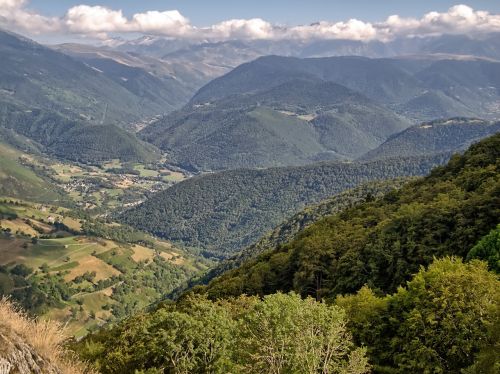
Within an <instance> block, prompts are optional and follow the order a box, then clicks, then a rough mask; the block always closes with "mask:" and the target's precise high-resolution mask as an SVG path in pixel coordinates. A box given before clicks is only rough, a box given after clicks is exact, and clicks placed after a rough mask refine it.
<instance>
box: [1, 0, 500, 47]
mask: <svg viewBox="0 0 500 374" xmlns="http://www.w3.org/2000/svg"><path fill="white" fill-rule="evenodd" d="M0 27H2V28H6V29H9V30H12V31H17V32H20V33H22V34H24V35H27V36H30V37H33V38H34V39H36V40H39V41H43V40H56V41H57V40H61V41H66V40H67V39H84V40H96V41H101V42H105V41H106V40H110V39H112V38H116V37H118V36H119V37H122V38H129V39H130V38H135V37H137V36H140V35H160V36H165V37H172V38H179V39H181V38H184V39H195V40H196V39H200V40H228V39H285V38H295V39H351V40H366V41H368V40H390V39H393V38H395V37H399V36H426V35H436V34H443V33H449V34H457V33H467V34H470V35H476V34H481V33H485V32H500V1H497V0H474V1H468V2H460V1H459V0H458V2H457V1H456V0H455V1H448V0H432V1H431V0H418V1H414V0H307V1H306V0H246V1H236V0H211V1H207V0H177V1H174V0H142V1H139V0H120V1H110V0H79V1H75V0H0Z"/></svg>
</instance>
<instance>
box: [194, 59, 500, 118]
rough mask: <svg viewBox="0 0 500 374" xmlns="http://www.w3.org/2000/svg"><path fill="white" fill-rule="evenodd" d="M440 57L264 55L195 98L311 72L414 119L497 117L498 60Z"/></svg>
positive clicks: (263, 85)
mask: <svg viewBox="0 0 500 374" xmlns="http://www.w3.org/2000/svg"><path fill="white" fill-rule="evenodd" d="M442 58H444V59H436V57H435V56H434V57H430V58H429V57H423V56H414V57H413V58H411V57H407V58H405V59H401V58H397V59H369V58H364V57H330V58H316V59H297V58H291V57H277V56H268V57H262V58H259V59H257V60H255V61H253V62H250V63H247V64H243V65H241V66H239V67H237V68H236V69H234V70H233V71H231V72H230V73H228V74H226V75H225V76H222V77H220V78H217V79H215V80H213V81H212V82H210V83H209V84H207V85H206V86H204V87H202V88H201V89H200V90H199V91H198V93H197V94H196V95H195V96H194V97H193V99H192V101H193V102H196V103H203V102H207V101H210V100H215V99H217V98H221V97H225V96H227V95H234V94H238V93H245V92H253V91H255V90H261V89H264V88H269V87H273V86H276V85H279V84H281V83H283V82H284V81H287V80H290V79H292V78H293V77H295V76H308V77H315V78H319V79H322V80H326V81H332V82H335V83H339V84H342V85H345V86H346V87H348V88H350V89H352V90H355V91H358V92H360V93H362V94H363V95H365V96H367V97H369V98H371V99H373V100H375V101H378V102H380V103H383V104H385V105H387V106H389V107H390V108H392V109H393V110H395V111H397V112H400V113H402V114H405V115H407V116H409V117H410V118H412V119H414V120H428V119H429V117H430V116H435V117H433V118H436V117H445V116H446V115H450V114H451V113H450V112H454V111H455V110H457V111H459V113H458V114H461V115H462V114H463V115H471V114H474V115H476V116H478V117H498V116H499V115H500V108H499V105H498V102H499V100H500V95H499V93H500V82H499V78H498V77H500V63H498V62H493V61H490V60H484V59H470V58H461V59H456V58H452V57H449V56H446V57H442ZM435 99H437V102H434V100H435Z"/></svg>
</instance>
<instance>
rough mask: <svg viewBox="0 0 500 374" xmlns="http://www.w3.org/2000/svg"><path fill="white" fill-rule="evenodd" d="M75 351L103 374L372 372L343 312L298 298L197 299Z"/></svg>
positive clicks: (91, 340) (103, 334)
mask: <svg viewBox="0 0 500 374" xmlns="http://www.w3.org/2000/svg"><path fill="white" fill-rule="evenodd" d="M78 347H79V350H80V352H81V355H82V357H84V358H86V359H89V360H91V361H93V362H95V363H96V366H97V367H98V368H99V370H100V371H101V372H102V373H133V372H134V371H135V370H146V371H147V372H150V373H153V372H156V373H229V372H230V373H245V372H246V373H249V372H250V373H311V374H312V373H318V372H322V373H351V374H362V373H368V372H369V365H368V361H367V358H366V356H365V349H363V348H356V347H355V346H354V345H353V343H352V337H351V335H350V333H349V332H348V331H347V319H346V315H345V312H344V311H343V310H342V309H341V308H339V307H337V306H329V305H327V304H325V303H318V302H316V301H314V300H313V299H311V298H308V299H304V300H303V299H301V298H300V297H299V296H298V295H296V294H288V295H285V294H279V293H278V294H274V295H269V296H266V297H265V298H264V299H262V300H259V299H257V298H253V297H245V296H242V297H239V298H237V299H232V300H227V301H220V302H212V301H209V300H207V299H206V298H205V297H203V296H200V295H192V296H189V297H187V298H186V299H184V300H181V301H179V302H178V303H177V304H176V305H166V306H163V307H161V308H159V309H158V310H156V311H154V312H153V313H150V314H141V315H137V316H135V317H133V318H130V319H129V320H127V321H126V322H125V323H123V324H121V325H120V326H118V327H116V328H114V329H112V330H109V331H101V332H99V333H98V334H97V335H94V336H92V337H90V338H89V339H87V340H86V341H85V342H83V343H79V345H78Z"/></svg>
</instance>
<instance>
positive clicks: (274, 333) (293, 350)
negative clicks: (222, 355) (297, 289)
mask: <svg viewBox="0 0 500 374" xmlns="http://www.w3.org/2000/svg"><path fill="white" fill-rule="evenodd" d="M346 322H347V320H346V318H345V313H344V312H343V310H342V309H340V308H339V307H335V306H328V305H326V304H324V303H319V302H316V301H314V300H313V299H312V298H307V299H305V300H303V299H301V298H300V296H298V295H297V294H294V293H290V294H281V293H278V294H274V295H269V296H266V297H264V300H263V301H262V302H260V303H258V304H257V305H255V307H254V308H253V309H252V310H251V311H250V312H249V313H248V315H246V316H245V317H244V318H243V319H242V321H241V323H240V330H241V334H240V337H239V342H238V347H239V348H238V362H240V363H241V366H242V369H243V370H242V371H243V372H245V371H247V372H252V373H276V374H277V373H311V374H312V373H318V372H320V373H343V372H349V373H367V372H369V367H368V361H367V359H366V357H365V354H364V350H363V349H355V347H354V345H353V344H352V338H351V336H350V334H349V332H348V331H347V328H346Z"/></svg>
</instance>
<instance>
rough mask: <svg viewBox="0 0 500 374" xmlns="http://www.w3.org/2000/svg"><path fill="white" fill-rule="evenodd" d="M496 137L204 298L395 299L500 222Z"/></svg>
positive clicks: (230, 276) (228, 277)
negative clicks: (413, 279) (364, 293)
mask: <svg viewBox="0 0 500 374" xmlns="http://www.w3.org/2000/svg"><path fill="white" fill-rule="evenodd" d="M499 162H500V134H497V135H494V136H492V137H490V138H487V139H486V140H483V141H481V142H479V143H477V144H475V145H473V146H471V147H470V149H469V150H467V152H465V154H464V155H463V156H460V155H455V156H453V157H452V159H451V160H450V161H449V163H448V164H447V165H446V166H444V167H437V168H435V169H434V170H433V171H432V172H431V173H430V175H429V176H427V177H425V178H423V179H421V180H417V181H415V182H412V183H409V184H408V185H406V186H404V187H403V188H401V189H400V190H397V191H392V192H390V193H388V194H387V195H385V196H384V197H383V198H381V199H377V200H375V201H366V202H364V203H361V204H359V205H357V206H355V207H353V208H350V209H347V210H345V211H343V212H342V213H340V214H337V215H335V216H331V217H326V218H324V219H322V220H320V221H318V222H316V223H314V224H312V225H311V226H310V227H308V228H307V229H305V230H304V231H302V232H301V233H300V234H299V235H297V237H296V238H295V239H294V240H292V241H291V242H289V243H286V244H283V245H278V246H277V247H276V248H274V249H273V250H271V251H268V252H266V253H263V254H262V255H260V256H259V257H257V258H256V259H253V260H251V261H248V262H246V263H244V264H243V265H242V266H241V267H240V268H238V269H235V270H231V271H229V272H227V273H225V274H224V275H222V276H221V277H219V278H216V279H215V280H213V281H212V282H211V283H210V284H209V285H208V288H207V289H206V292H207V293H208V295H210V297H213V298H218V297H227V296H236V295H240V294H249V295H252V294H254V295H263V294H269V293H273V292H276V291H290V290H294V291H296V292H298V293H300V294H301V295H303V296H307V295H311V296H313V297H315V298H317V299H323V298H326V299H332V298H334V297H335V296H336V295H339V294H343V293H352V292H356V291H357V290H359V289H360V288H361V287H362V286H363V285H368V286H369V287H370V288H371V289H373V290H376V291H377V292H384V293H386V292H394V291H395V290H396V289H397V287H398V286H399V285H401V284H403V283H404V282H405V281H407V280H408V279H409V277H410V275H411V274H415V273H416V272H417V271H418V269H419V267H420V266H422V265H427V264H429V263H430V262H431V261H432V260H433V258H439V257H442V256H447V255H454V256H458V257H462V258H465V257H466V256H467V255H468V253H469V251H470V250H471V248H472V247H473V246H474V245H475V244H476V243H477V242H478V241H479V240H480V239H481V238H482V237H483V236H484V235H486V234H487V233H488V232H489V231H490V230H492V229H493V228H495V227H496V225H497V224H498V217H500V177H499V175H500V174H499V167H500V164H499Z"/></svg>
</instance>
